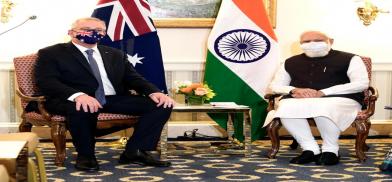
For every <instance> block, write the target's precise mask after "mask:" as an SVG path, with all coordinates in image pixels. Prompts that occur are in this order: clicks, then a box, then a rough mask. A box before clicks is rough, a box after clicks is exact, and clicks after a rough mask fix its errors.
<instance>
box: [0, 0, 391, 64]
mask: <svg viewBox="0 0 392 182" xmlns="http://www.w3.org/2000/svg"><path fill="white" fill-rule="evenodd" d="M13 1H14V2H15V3H16V6H15V7H14V8H13V9H12V15H13V17H11V19H10V22H9V23H6V24H1V23H0V32H2V31H4V30H7V29H8V28H10V27H13V26H15V25H17V24H19V23H20V22H23V21H24V20H25V19H26V18H28V17H29V16H31V15H36V16H37V17H38V18H37V19H36V20H31V21H29V22H27V23H26V24H25V25H23V26H21V27H19V28H17V29H15V30H13V31H10V32H8V33H6V34H3V35H1V37H0V53H1V54H0V63H4V62H11V61H12V58H13V57H14V56H18V55H23V54H28V53H32V52H35V51H36V50H38V49H39V48H42V47H45V46H48V45H51V44H54V43H58V42H65V41H67V40H68V36H67V30H68V28H69V26H70V24H71V23H72V21H73V20H75V19H76V18H78V17H84V16H90V15H91V13H92V11H93V9H94V6H95V4H96V2H97V1H96V0H83V1H81V0H67V1H65V0H13ZM373 1H374V2H375V4H376V5H378V6H379V7H382V8H384V9H388V10H392V1H390V0H384V1H383V0H373ZM277 2H278V6H277V27H276V29H275V33H276V34H277V36H278V39H279V44H280V46H281V48H282V59H284V58H287V57H289V56H291V55H292V54H294V53H298V52H299V50H298V47H297V44H296V41H297V39H298V36H299V34H300V33H301V32H303V31H304V30H308V29H318V30H323V31H326V32H327V33H329V34H330V35H331V36H332V37H333V38H335V45H334V48H335V49H341V50H345V51H351V52H354V53H357V54H361V55H366V56H370V57H372V58H373V60H374V62H376V63H390V62H391V60H392V59H391V58H392V55H391V54H388V51H389V49H390V47H392V34H391V33H390V32H391V29H392V13H389V14H380V15H379V16H378V17H377V18H376V20H375V21H374V23H372V24H371V25H370V26H368V27H366V26H363V25H362V23H361V22H360V21H359V18H358V17H357V15H356V8H357V7H358V6H359V5H362V2H361V1H360V0H277ZM208 32H209V29H160V30H159V34H160V37H161V39H162V46H163V53H164V58H165V61H166V62H170V61H190V62H192V61H198V62H202V61H204V58H205V43H206V38H207V36H208Z"/></svg>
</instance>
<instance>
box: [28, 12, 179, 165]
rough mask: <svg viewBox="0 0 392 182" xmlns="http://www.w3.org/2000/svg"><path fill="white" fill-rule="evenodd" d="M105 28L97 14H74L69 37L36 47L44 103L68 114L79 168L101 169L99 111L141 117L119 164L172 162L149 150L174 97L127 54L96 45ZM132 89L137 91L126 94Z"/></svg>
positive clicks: (38, 78) (39, 86) (154, 142)
mask: <svg viewBox="0 0 392 182" xmlns="http://www.w3.org/2000/svg"><path fill="white" fill-rule="evenodd" d="M105 31H106V26H105V22H103V21H101V20H99V19H97V18H90V17H88V18H82V19H78V20H76V21H75V22H74V23H73V24H72V27H71V29H70V30H69V31H68V35H69V36H70V37H71V39H72V40H71V42H69V43H63V44H56V45H53V46H49V47H46V48H43V49H41V50H39V52H38V61H37V64H36V68H35V71H36V72H35V77H36V83H37V86H38V88H39V90H40V91H41V92H42V94H43V95H45V96H46V98H47V102H46V108H47V109H48V110H49V111H50V112H53V113H56V114H61V115H64V116H65V117H66V118H67V127H68V129H69V131H70V133H71V136H72V142H73V144H74V146H75V148H76V151H77V153H78V156H77V159H76V165H75V167H76V169H78V170H84V171H97V170H99V165H98V163H97V160H96V157H95V154H94V152H95V138H94V136H95V129H96V124H97V116H98V114H99V113H100V112H109V113H119V114H131V115H138V116H140V117H139V121H138V123H137V125H136V126H135V131H134V133H133V135H132V137H131V138H130V139H129V141H128V143H127V145H126V149H125V151H124V152H123V153H122V155H121V157H120V160H119V162H120V163H121V164H127V163H138V164H142V165H148V166H157V167H167V166H170V164H171V163H170V162H167V161H160V160H157V159H154V158H153V157H152V156H151V155H150V154H149V153H148V151H152V150H155V149H156V146H157V143H158V141H159V138H160V134H161V131H162V128H163V126H164V125H165V123H166V122H167V120H168V119H169V117H170V114H171V111H172V107H173V105H174V101H173V99H171V98H170V97H168V96H166V95H165V94H163V93H161V92H160V90H159V89H158V88H156V87H155V86H154V85H153V84H151V83H150V82H148V81H147V80H146V79H144V78H143V77H142V76H140V75H139V74H138V73H137V72H136V71H135V70H134V68H133V67H132V65H131V64H130V63H129V61H128V60H127V55H126V54H125V53H123V52H122V51H120V50H117V49H114V48H111V47H106V46H101V45H97V43H98V41H99V40H100V39H101V38H102V37H103V36H104V35H105V34H106V32H105ZM130 89H133V90H136V91H137V92H138V93H139V95H137V96H134V95H130V94H129V90H130Z"/></svg>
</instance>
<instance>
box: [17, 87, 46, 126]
mask: <svg viewBox="0 0 392 182" xmlns="http://www.w3.org/2000/svg"><path fill="white" fill-rule="evenodd" d="M16 94H17V95H18V96H19V97H20V98H21V99H22V100H23V101H26V102H32V101H35V102H37V105H38V111H39V112H40V113H41V115H42V116H43V117H44V118H45V119H46V120H50V118H51V117H52V116H51V114H49V112H48V111H47V110H46V109H45V107H44V103H45V101H46V99H45V97H44V96H27V95H25V94H23V93H22V92H21V91H20V90H19V89H16Z"/></svg>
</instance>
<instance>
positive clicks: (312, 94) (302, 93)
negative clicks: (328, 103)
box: [291, 88, 325, 98]
mask: <svg viewBox="0 0 392 182" xmlns="http://www.w3.org/2000/svg"><path fill="white" fill-rule="evenodd" d="M291 93H292V94H291V96H292V97H294V98H316V97H322V96H324V95H325V94H324V93H323V92H321V91H319V90H314V89H311V88H295V89H293V90H291Z"/></svg>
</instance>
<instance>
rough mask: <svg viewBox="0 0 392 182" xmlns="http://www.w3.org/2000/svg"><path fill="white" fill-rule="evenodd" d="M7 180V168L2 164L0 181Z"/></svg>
mask: <svg viewBox="0 0 392 182" xmlns="http://www.w3.org/2000/svg"><path fill="white" fill-rule="evenodd" d="M8 181H9V176H8V173H7V169H6V168H5V167H4V166H3V165H0V182H8Z"/></svg>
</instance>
